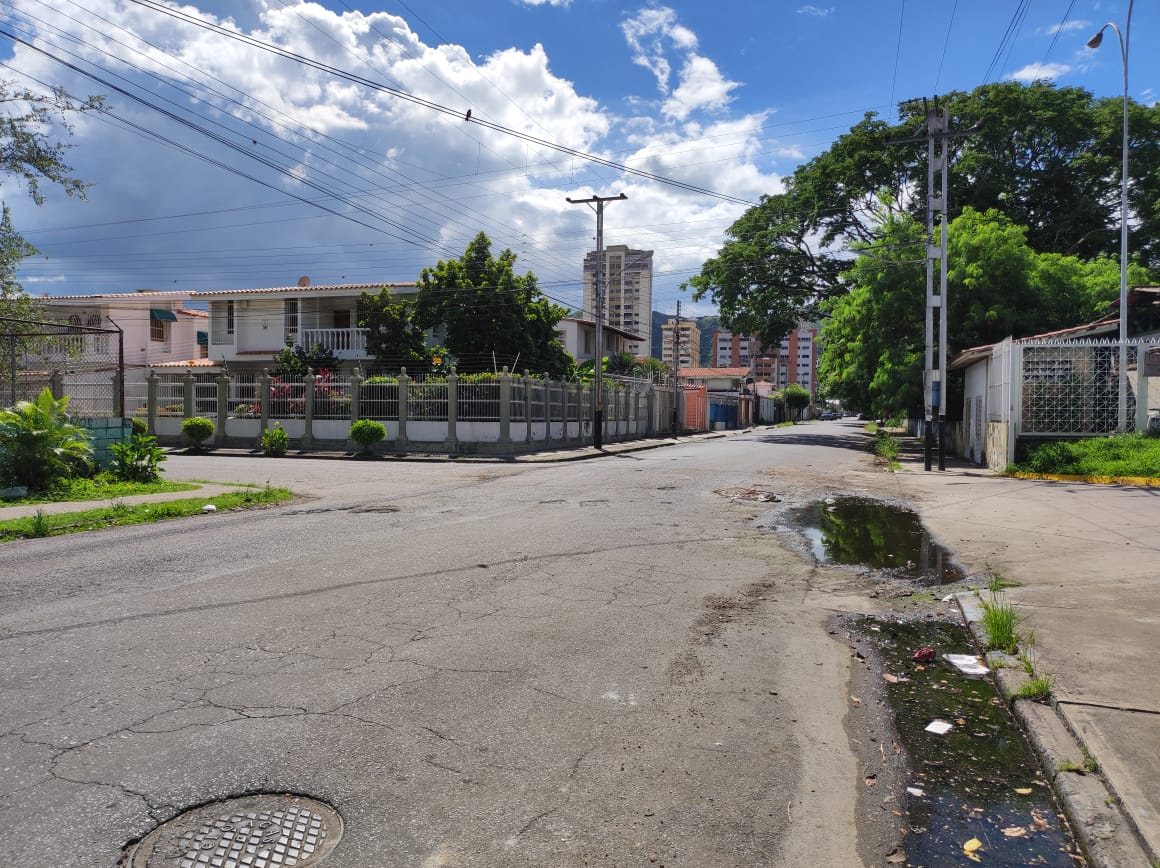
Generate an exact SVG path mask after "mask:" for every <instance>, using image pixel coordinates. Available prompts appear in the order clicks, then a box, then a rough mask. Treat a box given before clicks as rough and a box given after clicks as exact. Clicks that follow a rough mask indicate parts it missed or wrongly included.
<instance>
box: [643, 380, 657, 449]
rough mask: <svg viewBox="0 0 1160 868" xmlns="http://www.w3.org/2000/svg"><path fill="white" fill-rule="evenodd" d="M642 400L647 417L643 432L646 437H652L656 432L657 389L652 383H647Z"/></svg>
mask: <svg viewBox="0 0 1160 868" xmlns="http://www.w3.org/2000/svg"><path fill="white" fill-rule="evenodd" d="M644 400H645V408H646V412H647V413H648V418H647V419H645V422H644V433H645V436H646V437H652V436H653V435H654V434H656V433H657V390H656V387H654V386H653V385H652V383H649V387H648V390H647V391H646V392H645V396H644Z"/></svg>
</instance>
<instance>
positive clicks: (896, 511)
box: [790, 497, 966, 585]
mask: <svg viewBox="0 0 1160 868" xmlns="http://www.w3.org/2000/svg"><path fill="white" fill-rule="evenodd" d="M790 520H791V521H792V522H793V523H794V524H795V525H796V526H797V527H798V528H799V529H800V530H801V532H802V533H803V534H804V535H805V537H806V539H807V540H808V541H809V544H810V548H811V550H812V552H813V555H814V557H815V558H816V559H817V561H818V562H819V563H823V564H824V563H831V564H846V565H864V566H867V567H872V568H874V569H879V570H886V571H888V572H889V573H890V575H891V576H893V577H895V578H900V579H905V580H909V581H913V582H917V583H919V584H923V585H949V584H954V583H956V582H962V581H964V580H965V579H966V575H965V574H964V573H963V571H962V570H961V569H959V568H958V567H957V566H955V565H954V564H953V563H952V562H951V554H950V552H949V551H948V550H947V549H945V548H944V547H943V546H941V545H939V544H938V543H936V542H934V541H932V540H931V537H930V533H929V532H928V531H927V530H926V528H924V527H923V525H922V522H921V521H920V520H919V517H918V515H917V514H916V513H914V512H911V511H910V510H908V509H903V508H901V507H897V506H892V505H890V504H887V503H883V502H882V501H879V500H874V499H873V498H869V497H828V498H826V499H825V500H823V501H818V502H817V503H814V504H812V505H810V506H806V507H802V508H799V509H797V510H794V512H793V513H791V517H790Z"/></svg>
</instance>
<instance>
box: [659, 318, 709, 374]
mask: <svg viewBox="0 0 1160 868" xmlns="http://www.w3.org/2000/svg"><path fill="white" fill-rule="evenodd" d="M674 336H679V337H678V338H677V339H678V340H679V345H678V349H679V350H680V352H679V353H678V356H679V358H680V360H681V364H680V367H682V368H699V367H700V366H701V330H700V329H699V328H697V324H696V323H695V322H693V321H692V320H691V319H682V320H681V322H680V324H679V325H678V323H677V321H676V320H675V319H671V320H669V321H668V322H667V323H665V324H664V325H662V326H661V361H662V362H665V363H666V364H668V365H670V366H672V367H673V368H676V367H677V365H675V364H674V362H673V344H674Z"/></svg>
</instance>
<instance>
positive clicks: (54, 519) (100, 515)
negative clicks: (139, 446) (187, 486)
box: [0, 486, 294, 542]
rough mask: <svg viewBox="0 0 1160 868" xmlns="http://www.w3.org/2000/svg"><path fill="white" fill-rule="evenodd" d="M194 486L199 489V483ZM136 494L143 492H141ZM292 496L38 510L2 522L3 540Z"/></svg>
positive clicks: (258, 491)
mask: <svg viewBox="0 0 1160 868" xmlns="http://www.w3.org/2000/svg"><path fill="white" fill-rule="evenodd" d="M191 487H194V488H196V486H191ZM169 490H173V489H169ZM176 490H181V489H180V488H179V489H176ZM133 493H135V494H140V493H141V492H133ZM293 496H294V495H293V494H292V493H291V492H290V491H289V490H287V489H285V488H268V487H267V488H255V489H251V490H248V491H237V492H231V493H229V494H218V495H215V496H213V497H193V498H186V499H182V500H169V501H164V502H161V503H140V504H134V505H130V504H126V503H116V502H114V503H112V504H111V505H109V506H105V507H100V508H98V509H87V510H84V511H83V512H66V513H61V514H59V515H47V514H45V513H44V512H38V513H37V514H36V515H33V516H28V517H26V518H13V519H8V520H7V521H0V542H6V541H8V540H14V539H31V538H34V537H45V536H56V535H58V534H64V533H76V532H78V531H86V530H100V529H102V528H106V527H117V526H119V525H126V524H144V523H146V522H152V521H164V520H165V519H167V518H181V517H182V516H187V515H198V514H201V513H202V511H203V508H204V507H205V505H206V504H210V503H212V504H213V505H214V506H215V507H216V508H217V511H218V512H224V511H226V510H238V509H253V508H255V507H262V506H270V505H273V504H276V503H281V502H282V501H284V500H289V499H290V498H291V497H293Z"/></svg>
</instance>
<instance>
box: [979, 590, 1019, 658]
mask: <svg viewBox="0 0 1160 868" xmlns="http://www.w3.org/2000/svg"><path fill="white" fill-rule="evenodd" d="M1018 626H1019V615H1018V614H1017V613H1016V612H1015V607H1014V606H1013V605H1011V604H1010V603H1005V602H1000V601H998V600H995V599H991V600H983V636H984V637H985V638H986V640H987V648H988V649H992V650H995V651H1003V652H1004V653H1006V654H1014V653H1015V651H1016V650H1017V648H1018V647H1019V630H1018Z"/></svg>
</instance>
